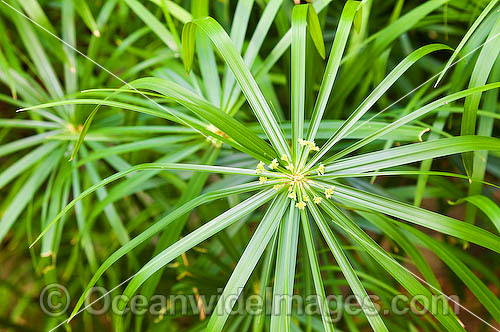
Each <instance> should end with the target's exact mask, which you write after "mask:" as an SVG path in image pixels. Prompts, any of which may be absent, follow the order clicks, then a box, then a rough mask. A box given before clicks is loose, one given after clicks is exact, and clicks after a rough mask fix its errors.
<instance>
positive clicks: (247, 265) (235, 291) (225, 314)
mask: <svg viewBox="0 0 500 332" xmlns="http://www.w3.org/2000/svg"><path fill="white" fill-rule="evenodd" d="M286 200H287V197H286V194H284V193H283V194H281V196H279V197H277V198H275V199H274V201H273V202H272V203H271V205H270V206H269V208H268V209H267V211H266V214H265V215H264V217H263V218H262V221H261V222H260V223H259V226H258V227H257V229H256V230H255V233H254V234H253V236H252V239H251V240H250V242H249V243H248V244H247V246H246V248H245V251H244V252H243V255H241V258H240V260H239V261H238V264H237V265H236V267H235V268H234V270H233V273H232V274H231V278H229V280H228V282H227V283H226V286H225V287H224V291H223V293H222V295H221V298H220V300H219V302H218V303H217V306H216V307H215V309H214V311H213V313H212V316H211V317H210V321H209V322H208V325H207V328H206V331H207V332H220V331H222V329H223V327H224V324H225V323H226V321H227V319H228V318H229V315H230V314H231V310H232V307H229V305H231V304H232V305H234V304H235V303H228V301H227V299H228V298H229V297H231V296H236V297H238V296H239V295H240V293H241V291H242V289H243V287H244V286H245V284H246V283H247V281H248V279H249V278H250V275H251V274H252V272H253V270H254V269H255V266H256V265H257V263H258V261H259V259H260V257H261V256H262V253H263V252H264V250H265V249H266V247H267V245H268V243H269V241H270V240H271V238H272V237H273V235H274V234H275V232H276V230H277V229H278V225H279V224H280V221H281V219H282V217H283V214H284V213H285V209H286V207H287V204H286ZM219 313H222V315H219Z"/></svg>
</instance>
